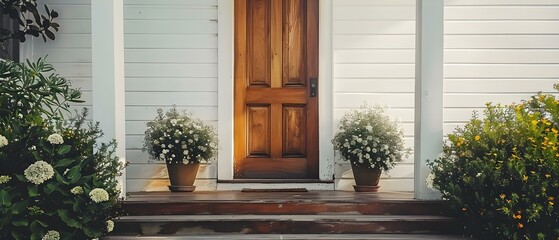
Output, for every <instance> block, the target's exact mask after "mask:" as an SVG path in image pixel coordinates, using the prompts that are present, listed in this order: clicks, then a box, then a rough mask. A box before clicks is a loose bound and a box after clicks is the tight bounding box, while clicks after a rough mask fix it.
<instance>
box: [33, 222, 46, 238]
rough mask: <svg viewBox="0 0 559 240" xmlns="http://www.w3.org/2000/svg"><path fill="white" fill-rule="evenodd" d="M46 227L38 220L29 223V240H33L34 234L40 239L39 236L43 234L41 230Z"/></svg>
mask: <svg viewBox="0 0 559 240" xmlns="http://www.w3.org/2000/svg"><path fill="white" fill-rule="evenodd" d="M47 226H48V225H46V224H45V223H43V222H41V221H39V220H34V221H33V222H31V224H30V225H29V229H30V230H31V232H32V233H33V235H32V236H31V239H33V238H34V237H35V236H34V235H35V234H38V235H37V236H39V237H41V236H40V235H39V234H40V233H41V232H44V231H43V229H44V227H47Z"/></svg>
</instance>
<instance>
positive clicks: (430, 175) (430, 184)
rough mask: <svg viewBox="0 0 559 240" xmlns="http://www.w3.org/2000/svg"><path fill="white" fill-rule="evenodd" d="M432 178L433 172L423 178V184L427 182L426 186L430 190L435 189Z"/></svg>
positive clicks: (433, 177) (433, 176)
mask: <svg viewBox="0 0 559 240" xmlns="http://www.w3.org/2000/svg"><path fill="white" fill-rule="evenodd" d="M434 180H435V174H434V173H433V172H431V173H429V175H427V178H426V179H425V184H427V187H428V188H429V189H431V190H436V189H435V184H434V182H433V181H434Z"/></svg>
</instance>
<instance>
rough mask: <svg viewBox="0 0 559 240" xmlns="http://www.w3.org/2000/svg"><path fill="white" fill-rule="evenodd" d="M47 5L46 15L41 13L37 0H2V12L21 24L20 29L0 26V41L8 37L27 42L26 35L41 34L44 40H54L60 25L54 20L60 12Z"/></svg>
mask: <svg viewBox="0 0 559 240" xmlns="http://www.w3.org/2000/svg"><path fill="white" fill-rule="evenodd" d="M44 7H45V15H43V14H41V13H40V11H39V9H38V6H37V0H0V9H1V10H2V14H3V15H6V16H8V17H9V18H10V19H12V20H13V21H15V22H17V23H18V24H19V26H20V27H19V29H17V30H12V29H6V28H0V42H1V43H3V42H4V41H6V40H8V39H17V40H19V41H20V42H25V39H26V37H25V36H26V35H31V36H34V37H39V36H41V37H42V38H43V41H45V42H46V41H47V38H48V39H51V40H54V39H55V36H54V33H53V30H54V31H57V32H58V29H59V27H60V25H59V24H58V23H56V22H54V19H55V18H57V17H58V12H56V11H55V10H51V9H49V7H48V6H47V5H44Z"/></svg>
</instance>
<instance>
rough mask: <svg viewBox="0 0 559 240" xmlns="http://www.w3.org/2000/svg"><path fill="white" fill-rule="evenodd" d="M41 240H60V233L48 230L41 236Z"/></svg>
mask: <svg viewBox="0 0 559 240" xmlns="http://www.w3.org/2000/svg"><path fill="white" fill-rule="evenodd" d="M42 240H60V233H59V232H57V231H54V230H50V231H48V232H47V234H45V236H43V238H42Z"/></svg>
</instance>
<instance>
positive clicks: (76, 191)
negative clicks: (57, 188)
mask: <svg viewBox="0 0 559 240" xmlns="http://www.w3.org/2000/svg"><path fill="white" fill-rule="evenodd" d="M70 192H71V193H72V194H74V195H80V194H83V187H80V186H76V187H73V188H72V189H70Z"/></svg>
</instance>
